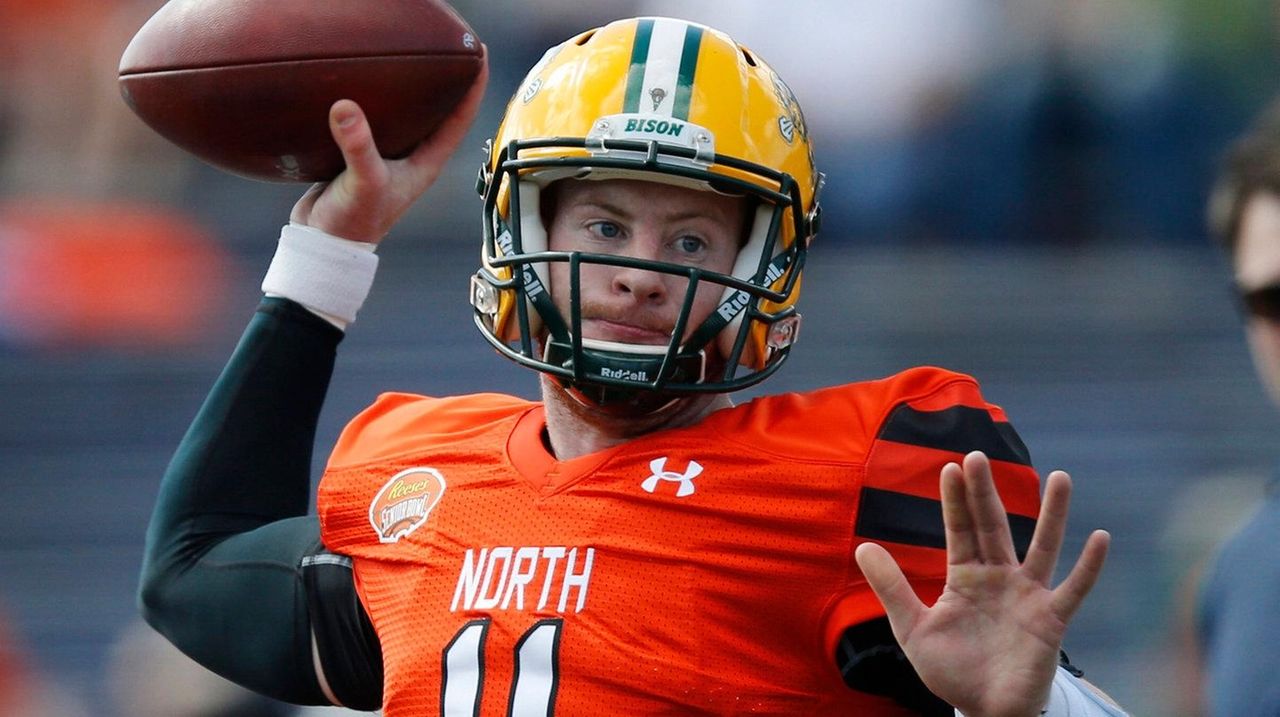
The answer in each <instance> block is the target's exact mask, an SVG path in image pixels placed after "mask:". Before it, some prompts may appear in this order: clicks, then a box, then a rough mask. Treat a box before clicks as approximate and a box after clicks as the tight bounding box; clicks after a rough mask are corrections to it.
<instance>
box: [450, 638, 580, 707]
mask: <svg viewBox="0 0 1280 717" xmlns="http://www.w3.org/2000/svg"><path fill="white" fill-rule="evenodd" d="M563 626H564V620H562V619H560V618H548V619H546V620H539V621H538V622H536V623H534V624H533V627H530V628H529V629H528V630H526V631H525V633H524V634H523V635H521V636H520V639H519V640H518V641H517V642H516V648H515V670H514V671H513V673H512V680H511V695H510V697H509V698H508V701H507V714H508V715H510V716H511V717H549V715H551V714H552V712H553V706H554V704H555V698H556V687H557V686H558V684H559V676H560V630H561V628H562V627H563ZM488 632H489V619H488V618H483V619H479V620H472V621H470V622H468V623H467V624H465V625H463V626H462V628H461V629H460V630H458V632H457V634H455V635H454V636H453V640H451V641H450V642H449V644H448V645H447V646H446V647H445V649H444V666H443V668H444V669H443V672H444V685H443V686H442V689H441V691H440V714H441V715H443V717H475V716H476V715H478V714H480V700H481V698H482V697H483V695H484V648H485V642H486V640H485V638H486V637H487V635H488Z"/></svg>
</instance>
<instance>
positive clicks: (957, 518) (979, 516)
mask: <svg viewBox="0 0 1280 717" xmlns="http://www.w3.org/2000/svg"><path fill="white" fill-rule="evenodd" d="M941 481H942V485H941V490H942V517H943V524H944V527H945V530H946V536H947V562H948V563H950V564H952V565H959V564H961V563H966V562H973V561H980V562H983V563H988V564H998V563H1007V564H1016V562H1017V558H1016V556H1015V555H1014V552H1013V535H1012V534H1011V533H1010V531H1009V518H1008V516H1007V515H1005V512H1004V504H1003V503H1002V502H1001V501H1000V495H999V494H998V493H996V485H995V480H994V479H993V478H992V476H991V463H990V461H988V460H987V457H986V455H985V454H983V453H982V452H981V451H973V452H971V453H969V454H968V455H966V456H965V457H964V464H963V467H961V466H957V465H956V464H954V463H949V464H947V465H946V466H944V467H943V469H942V475H941Z"/></svg>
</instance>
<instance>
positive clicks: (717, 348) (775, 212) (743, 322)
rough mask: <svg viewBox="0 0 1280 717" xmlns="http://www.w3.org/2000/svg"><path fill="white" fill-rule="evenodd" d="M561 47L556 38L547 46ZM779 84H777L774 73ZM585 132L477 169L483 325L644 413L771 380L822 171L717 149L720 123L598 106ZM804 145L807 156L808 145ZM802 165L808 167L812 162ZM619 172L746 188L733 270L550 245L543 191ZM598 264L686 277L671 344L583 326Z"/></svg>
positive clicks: (476, 287) (573, 387) (533, 358)
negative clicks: (588, 332) (589, 271)
mask: <svg viewBox="0 0 1280 717" xmlns="http://www.w3.org/2000/svg"><path fill="white" fill-rule="evenodd" d="M631 22H632V23H635V22H636V21H631ZM641 22H643V21H641ZM661 22H666V23H674V22H675V21H661ZM683 25H684V24H681V26H682V27H683ZM611 27H612V26H611ZM570 44H575V45H577V43H575V42H574V41H571V42H570V43H566V45H570ZM562 47H563V46H562ZM557 52H559V48H556V49H554V50H553V52H551V53H548V55H549V56H553V57H554V54H555V53H557ZM546 62H547V61H546V60H545V59H544V62H543V63H540V65H545V64H546ZM766 69H767V68H766ZM537 72H538V68H535V71H534V72H533V73H531V74H530V77H531V78H533V79H531V80H528V81H527V82H526V89H525V91H524V92H523V93H521V94H522V95H523V96H524V98H526V99H525V100H524V102H527V98H528V97H529V96H530V94H531V93H530V90H529V89H528V88H529V87H535V88H536V87H540V86H541V78H540V77H536V75H537ZM770 72H771V71H770ZM773 80H774V82H775V83H780V81H778V80H776V75H775V76H773ZM776 86H777V85H775V87H776ZM543 89H545V87H543ZM536 92H537V90H536V89H535V90H534V92H533V94H534V95H536ZM757 99H758V98H757ZM521 102H522V100H521V99H520V98H519V97H518V98H513V100H512V108H510V109H509V111H508V120H505V121H504V127H503V128H502V129H500V133H499V139H502V137H503V136H504V132H503V129H508V127H507V125H508V123H509V122H512V121H515V120H514V119H512V117H513V114H515V113H516V112H517V110H516V105H517V103H521ZM516 119H518V118H516ZM557 124H563V123H557ZM793 127H794V125H793ZM557 128H558V127H557ZM584 129H585V130H586V131H584V132H583V133H582V135H580V136H577V137H573V136H568V137H565V136H534V137H530V138H523V137H519V136H516V137H514V138H512V139H511V140H510V141H509V142H507V143H506V144H505V145H503V146H497V147H493V148H492V149H491V158H490V162H489V163H488V164H487V165H486V166H484V167H482V169H481V176H480V181H479V183H478V189H479V190H480V191H481V194H482V196H483V197H484V220H483V223H484V247H483V257H482V258H483V266H482V268H481V269H480V271H479V272H477V273H476V275H475V276H474V277H473V279H472V296H471V298H472V305H473V308H474V309H475V312H474V317H475V322H476V325H477V326H478V327H479V328H480V330H481V333H482V335H484V336H485V338H486V339H487V340H488V341H489V342H490V344H491V345H493V346H494V347H495V348H496V349H497V350H498V351H499V352H500V353H502V354H503V355H505V356H507V357H508V358H511V359H512V360H514V361H516V362H518V363H521V364H523V365H526V366H529V367H532V368H535V369H537V370H539V371H542V372H544V373H547V374H549V375H550V376H553V377H555V378H556V379H557V380H558V381H559V382H560V383H561V384H563V385H564V386H566V387H567V388H568V389H569V392H570V394H571V395H573V396H575V397H576V398H578V399H579V400H581V401H583V402H585V403H588V404H590V405H592V406H597V407H602V408H605V409H609V408H611V407H616V408H618V409H619V410H621V411H630V412H640V413H643V412H649V411H652V410H658V409H660V408H661V407H662V406H664V405H667V404H668V403H669V402H670V401H671V400H672V399H673V398H676V397H679V396H681V395H689V394H697V393H720V392H727V391H734V390H738V389H742V388H746V387H748V386H751V385H754V384H755V383H758V382H759V381H761V380H763V379H765V378H767V377H768V376H769V375H771V374H772V373H773V372H774V371H776V370H777V369H778V367H779V366H780V365H781V363H782V362H783V360H784V359H785V358H786V357H787V355H788V354H789V352H790V349H791V345H792V343H793V342H794V340H795V338H796V333H797V329H798V324H799V319H800V316H799V314H798V313H797V312H796V310H795V306H794V302H795V297H796V295H797V294H798V291H799V283H800V282H799V278H800V272H801V270H802V268H803V265H804V261H805V256H806V251H807V247H808V243H809V239H810V238H811V237H812V235H813V233H814V231H815V229H816V223H817V222H816V219H817V214H818V212H817V202H816V197H815V196H814V195H815V194H816V191H817V184H818V183H819V181H820V180H819V177H818V175H816V173H812V175H811V176H810V177H808V178H807V179H809V180H810V181H809V182H807V183H801V182H799V181H797V180H796V179H795V178H794V177H793V176H792V175H791V174H789V173H787V172H783V171H779V170H777V169H774V168H771V167H770V166H766V165H765V164H761V163H757V162H751V161H747V160H745V159H740V158H736V157H728V156H722V155H719V154H716V152H715V142H716V139H717V138H716V136H715V134H714V133H713V132H712V130H711V129H710V128H706V127H702V126H700V125H697V124H695V123H693V122H691V121H688V120H679V121H677V120H673V119H672V118H671V117H665V118H664V117H661V116H653V115H648V114H644V113H631V114H627V113H622V114H619V113H612V114H602V115H598V116H596V117H595V119H594V120H592V121H591V124H590V127H589V128H584ZM800 129H801V130H803V123H802V121H801V123H800ZM509 133H510V132H507V134H509ZM677 133H679V135H680V136H679V137H675V135H676V134H677ZM517 134H519V133H517ZM654 135H656V136H654ZM801 136H802V137H803V134H801ZM803 150H804V151H805V153H807V143H806V144H804V146H803ZM804 166H805V167H806V168H808V169H811V168H812V165H811V164H809V163H807V162H806V163H804ZM614 178H628V179H640V180H646V181H656V182H661V183H664V184H675V185H679V186H683V187H690V188H694V189H698V190H702V191H708V192H718V193H721V194H728V195H733V196H743V197H746V198H748V200H749V202H750V203H751V204H752V205H753V206H754V207H755V211H754V212H753V215H754V216H752V217H751V218H750V221H749V227H748V231H747V236H746V239H745V242H744V244H743V245H742V247H741V249H740V250H739V252H738V257H737V261H736V263H735V265H734V267H733V268H732V270H731V273H727V274H725V273H719V272H714V271H708V270H706V269H704V268H701V267H696V266H687V265H682V264H675V263H667V262H659V261H649V260H645V259H638V258H634V257H626V256H617V255H610V254H593V253H585V252H579V251H573V252H552V251H548V244H547V228H546V226H544V223H543V221H542V216H541V212H540V206H539V197H540V194H541V192H542V191H543V189H545V188H546V187H547V186H549V185H550V184H551V183H553V182H555V181H557V180H560V179H581V180H587V181H590V180H594V179H614ZM554 263H561V264H564V265H567V274H568V277H569V279H568V282H567V283H568V286H567V287H558V289H557V290H558V291H567V292H568V293H569V297H568V299H569V300H568V306H569V309H568V311H566V312H562V311H560V310H559V309H558V308H557V307H556V302H554V301H553V300H552V297H551V296H550V289H551V284H550V281H549V274H550V271H549V267H550V266H551V265H552V264H554ZM598 265H607V266H612V267H625V268H632V269H639V270H646V271H653V272H657V273H660V274H668V275H675V276H679V277H682V278H683V279H685V281H686V286H685V292H684V296H683V298H682V300H681V309H680V312H679V315H678V318H677V320H676V324H675V327H674V329H673V331H672V334H671V338H670V341H669V342H667V344H666V345H659V346H654V345H639V344H630V343H616V342H606V341H595V340H592V339H590V338H584V337H583V336H582V331H581V328H582V316H581V315H580V311H579V307H580V306H581V301H580V299H581V285H582V279H581V277H582V269H583V267H584V266H587V267H591V266H598ZM707 285H714V286H718V287H719V288H720V298H719V300H718V302H717V304H716V307H715V309H714V310H713V311H711V312H710V313H709V315H708V316H707V317H706V318H705V319H702V320H701V321H700V322H699V323H698V324H697V325H696V326H695V325H693V321H694V319H693V317H691V310H692V309H693V306H694V299H695V296H696V295H697V294H698V292H699V289H700V288H702V287H706V286H707ZM704 291H705V289H704ZM673 298H678V297H673ZM561 303H564V302H561ZM566 314H567V315H566ZM682 337H684V340H683V341H682V340H681V338H682Z"/></svg>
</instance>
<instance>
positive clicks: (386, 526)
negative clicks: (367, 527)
mask: <svg viewBox="0 0 1280 717" xmlns="http://www.w3.org/2000/svg"><path fill="white" fill-rule="evenodd" d="M443 495H444V476H442V475H440V471H438V470H436V469H435V468H409V469H408V470H403V471H400V472H399V473H397V474H395V475H394V476H392V477H391V480H389V481H387V482H386V484H385V485H383V486H382V489H381V490H379V491H378V494H377V495H375V496H374V497H373V501H372V502H371V503H370V504H369V523H370V524H371V525H372V526H373V529H374V530H375V531H377V533H378V540H380V541H381V542H383V543H395V542H398V541H399V540H400V539H401V538H403V537H405V536H406V535H409V534H410V533H412V532H413V531H415V530H417V529H418V528H419V527H421V526H422V524H423V523H425V522H427V516H428V515H429V514H430V513H431V509H432V508H435V507H436V504H437V503H439V502H440V498H441V496H443Z"/></svg>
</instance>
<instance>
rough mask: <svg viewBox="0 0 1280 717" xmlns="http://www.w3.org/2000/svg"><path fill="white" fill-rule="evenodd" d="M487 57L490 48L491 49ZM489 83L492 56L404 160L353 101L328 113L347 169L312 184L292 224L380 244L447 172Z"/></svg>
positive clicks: (296, 208)
mask: <svg viewBox="0 0 1280 717" xmlns="http://www.w3.org/2000/svg"><path fill="white" fill-rule="evenodd" d="M486 54H487V49H486ZM488 81H489V64H488V60H487V57H486V58H485V60H484V61H483V62H482V63H481V65H480V73H479V74H478V75H477V76H476V79H475V82H474V84H472V86H471V89H470V90H469V91H468V93H467V96H466V97H464V98H463V100H462V101H461V102H460V103H459V104H458V106H457V108H455V109H454V111H453V113H452V114H451V115H449V117H448V118H446V119H445V120H444V122H443V123H441V125H440V126H439V127H437V128H436V130H435V131H434V132H432V133H431V136H430V137H428V138H427V139H426V140H424V141H423V142H422V144H420V145H418V147H417V148H416V149H414V151H413V153H412V154H410V155H409V156H408V157H405V158H404V159H396V160H388V159H384V158H383V157H382V156H381V155H380V154H379V153H378V148H377V146H376V145H375V144H374V141H373V132H372V130H370V128H369V122H368V120H367V119H366V118H365V115H364V112H363V111H362V110H361V109H360V107H359V106H358V105H356V103H355V102H352V101H351V100H338V101H337V102H335V103H333V107H331V108H330V110H329V131H330V132H332V133H333V139H334V141H335V142H337V143H338V147H339V148H340V149H341V150H342V157H343V159H344V160H345V161H346V164H347V166H346V169H344V170H343V171H342V173H341V174H339V175H338V176H337V177H335V178H334V179H333V181H331V182H322V183H319V184H316V185H313V186H312V187H311V188H310V189H308V190H307V192H306V194H304V195H303V196H302V198H301V199H299V200H298V203H297V204H295V205H294V207H293V213H292V215H290V217H289V219H290V221H292V222H294V223H297V224H305V225H307V226H311V227H315V228H316V229H320V230H322V231H324V232H327V233H329V234H332V235H333V236H337V237H341V238H343V239H351V240H354V241H363V242H371V243H375V244H376V243H378V242H380V241H382V238H383V237H384V236H386V234H387V232H388V231H390V229H391V227H392V225H394V224H395V223H396V221H397V220H399V219H400V217H401V216H402V215H403V214H404V213H405V211H407V210H408V209H409V207H410V206H411V205H412V204H413V202H414V201H415V200H417V198H418V197H419V196H421V195H422V193H423V192H425V191H426V190H427V188H428V187H430V186H431V185H432V183H434V182H435V181H436V179H437V178H438V177H439V176H440V173H441V172H442V171H444V167H445V165H446V164H447V163H448V161H449V157H450V156H451V155H452V154H453V152H454V150H455V149H457V147H458V144H459V143H460V142H461V141H462V138H463V137H464V136H466V133H467V128H468V127H470V125H471V121H472V120H473V119H474V118H475V115H476V112H477V111H478V110H479V109H480V100H481V98H482V97H483V96H484V90H485V86H486V85H487V83H488Z"/></svg>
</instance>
